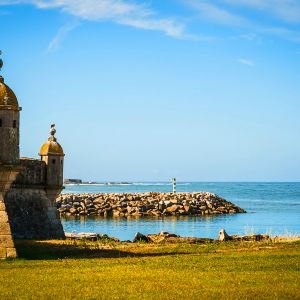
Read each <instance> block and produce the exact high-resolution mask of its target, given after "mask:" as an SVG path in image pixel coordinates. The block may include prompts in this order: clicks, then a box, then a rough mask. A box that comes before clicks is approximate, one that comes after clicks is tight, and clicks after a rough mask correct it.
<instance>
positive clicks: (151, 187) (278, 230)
mask: <svg viewBox="0 0 300 300" xmlns="http://www.w3.org/2000/svg"><path fill="white" fill-rule="evenodd" d="M171 189H172V187H171V184H169V183H163V182H162V183H135V184H131V185H110V186H107V185H68V186H66V189H65V190H64V193H101V192H103V193H113V192H119V193H122V192H149V191H159V192H169V191H171ZM177 191H178V192H198V191H209V192H213V193H216V194H218V195H219V196H221V197H223V198H225V199H226V200H228V201H231V202H233V203H235V204H237V205H238V206H240V207H242V208H244V209H245V210H246V211H247V213H246V214H236V215H224V216H212V217H178V218H177V217H164V218H139V219H127V218H121V219H113V218H112V219H103V218H88V219H87V218H86V219H85V218H82V219H73V220H63V226H64V229H65V231H68V232H72V231H77V232H83V231H85V232H87V231H88V232H98V233H106V234H108V235H110V236H115V237H118V238H120V239H122V240H132V239H133V236H134V234H135V233H136V232H138V231H139V232H141V233H144V234H148V233H158V232H160V231H168V232H172V233H176V234H179V235H182V236H195V237H211V238H216V237H217V235H218V231H219V229H220V228H225V229H226V231H227V232H228V233H229V234H245V233H253V232H254V233H268V234H271V235H286V234H289V235H290V234H291V235H300V183H220V182H218V183H214V182H211V183H201V182H199V183H198V182H197V183H195V182H191V183H188V182H186V183H178V184H177Z"/></svg>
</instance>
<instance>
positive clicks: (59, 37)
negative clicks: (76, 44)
mask: <svg viewBox="0 0 300 300" xmlns="http://www.w3.org/2000/svg"><path fill="white" fill-rule="evenodd" d="M78 25H79V22H78V21H75V22H72V23H68V24H65V25H64V26H62V27H61V28H60V29H59V30H58V32H57V34H56V36H55V37H54V38H53V39H52V40H51V41H50V43H49V45H48V48H47V51H48V52H53V51H55V50H57V49H58V47H59V45H60V44H61V42H62V41H63V39H64V38H65V36H66V35H67V33H68V32H70V31H72V30H73V29H75V28H76V27H77V26H78Z"/></svg>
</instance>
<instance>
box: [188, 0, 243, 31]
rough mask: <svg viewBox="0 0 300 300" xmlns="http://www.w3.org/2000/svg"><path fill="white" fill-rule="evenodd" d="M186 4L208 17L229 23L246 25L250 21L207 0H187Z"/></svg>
mask: <svg viewBox="0 0 300 300" xmlns="http://www.w3.org/2000/svg"><path fill="white" fill-rule="evenodd" d="M185 3H186V4H188V5H189V6H191V7H193V8H194V9H196V10H197V11H198V12H200V13H201V16H202V17H203V18H206V19H210V20H213V21H215V22H218V23H222V24H227V25H243V24H244V25H245V24H246V23H248V21H247V20H245V19H244V18H242V17H240V16H238V15H235V14H233V13H231V12H230V11H229V10H226V9H224V8H221V7H219V6H217V5H214V4H212V3H211V1H210V2H209V1H206V0H186V1H185Z"/></svg>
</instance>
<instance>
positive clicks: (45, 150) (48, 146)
mask: <svg viewBox="0 0 300 300" xmlns="http://www.w3.org/2000/svg"><path fill="white" fill-rule="evenodd" d="M55 132H56V130H55V124H53V125H51V130H50V137H49V138H48V141H47V142H46V143H44V144H43V145H42V147H41V149H40V152H39V155H40V156H47V155H58V156H65V154H64V151H63V148H62V147H61V145H60V144H59V143H58V142H57V139H56V137H55V136H54V135H55Z"/></svg>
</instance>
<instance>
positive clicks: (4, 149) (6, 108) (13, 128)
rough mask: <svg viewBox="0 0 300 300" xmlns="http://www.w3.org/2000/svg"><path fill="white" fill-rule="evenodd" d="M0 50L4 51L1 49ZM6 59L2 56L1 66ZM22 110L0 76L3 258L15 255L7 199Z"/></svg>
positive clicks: (16, 167)
mask: <svg viewBox="0 0 300 300" xmlns="http://www.w3.org/2000/svg"><path fill="white" fill-rule="evenodd" d="M0 54H2V53H1V51H0ZM2 66H3V61H2V59H0V70H1V68H2ZM20 110H21V108H20V107H19V104H18V100H17V97H16V95H15V94H14V92H13V91H12V90H11V89H10V88H9V87H8V86H7V85H6V84H5V83H4V78H3V77H2V76H0V258H6V257H16V255H17V254H16V250H15V246H14V241H13V239H12V235H11V226H10V223H9V217H8V214H7V210H6V205H5V202H4V197H5V194H6V192H7V191H8V190H9V189H10V187H11V184H12V182H13V181H14V180H15V179H16V176H17V175H18V173H19V172H20V170H21V168H20V153H19V119H20Z"/></svg>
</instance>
